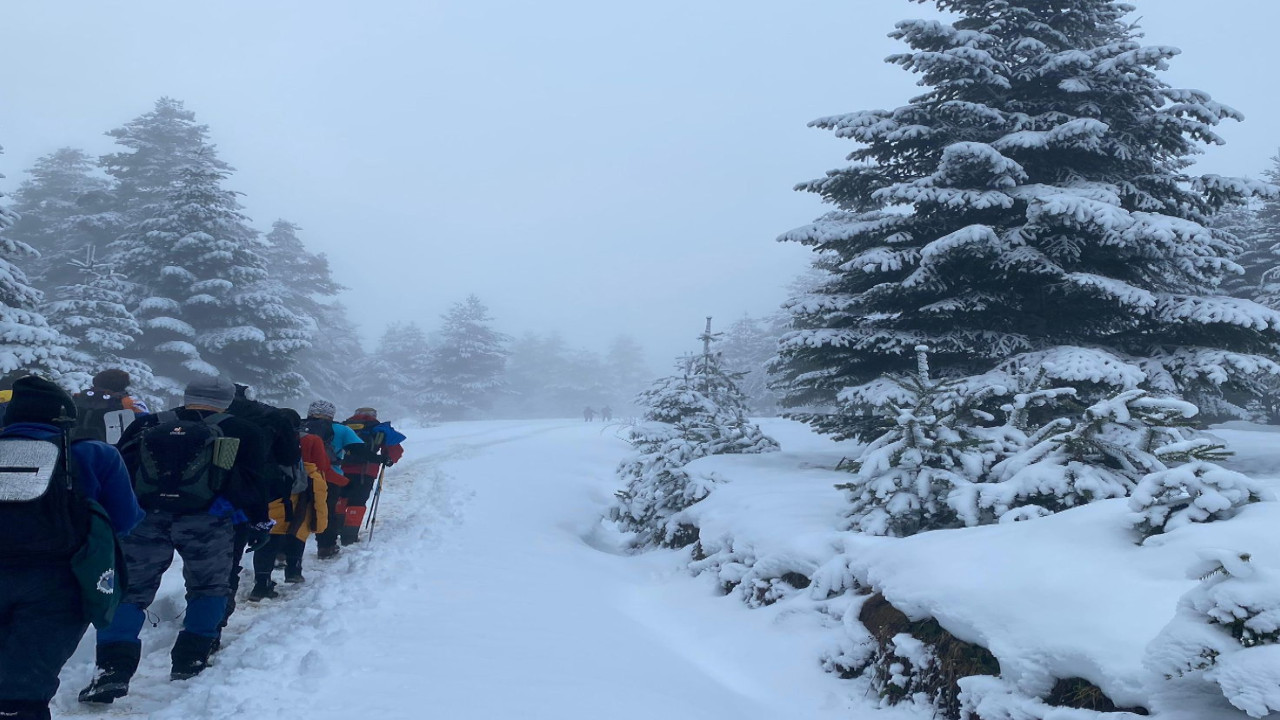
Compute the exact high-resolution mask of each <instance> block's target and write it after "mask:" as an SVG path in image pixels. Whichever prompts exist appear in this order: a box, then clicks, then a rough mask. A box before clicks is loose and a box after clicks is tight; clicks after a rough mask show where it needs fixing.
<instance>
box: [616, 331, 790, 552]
mask: <svg viewBox="0 0 1280 720" xmlns="http://www.w3.org/2000/svg"><path fill="white" fill-rule="evenodd" d="M703 338H704V340H705V341H706V343H707V349H706V351H704V352H703V354H701V355H690V356H685V357H682V358H680V359H679V360H678V361H677V370H678V372H677V373H676V374H674V375H671V376H669V377H666V378H662V379H661V380H658V381H657V382H656V383H654V385H653V387H651V388H649V389H648V390H646V391H644V392H642V393H641V394H640V395H639V397H638V398H637V399H636V404H637V405H639V406H641V407H644V408H646V410H645V413H644V416H643V422H642V423H640V424H638V425H635V426H633V427H632V428H631V429H630V431H629V433H628V436H627V440H628V441H629V442H630V443H631V444H632V446H634V447H635V449H636V454H635V455H634V456H633V457H631V458H628V459H627V460H624V461H623V462H622V463H620V464H619V465H618V477H619V478H620V479H621V480H622V481H623V482H624V483H626V487H625V488H624V489H622V490H619V491H618V492H617V493H616V495H617V498H618V502H617V505H615V506H614V507H613V508H612V510H611V511H610V516H611V517H612V518H613V519H614V520H615V521H617V522H618V523H620V524H621V525H622V527H623V528H624V529H626V530H628V531H630V532H634V533H636V534H637V537H636V540H635V543H636V544H637V545H666V546H669V547H683V546H685V545H689V544H691V543H693V542H694V541H695V540H696V539H697V537H696V533H695V532H694V530H693V529H692V528H690V527H687V526H686V525H685V524H684V523H683V522H682V521H681V519H680V518H679V517H678V513H679V512H680V511H681V510H684V509H685V508H687V507H689V506H690V505H693V504H694V503H696V502H698V501H699V500H701V499H703V498H704V497H706V496H707V494H708V493H709V492H710V491H711V488H712V486H713V485H714V484H715V482H716V481H715V478H712V477H708V476H702V475H699V474H697V473H690V472H688V471H687V470H685V467H684V466H685V465H687V464H689V463H690V462H693V461H694V460H697V459H698V458H702V457H707V456H710V455H724V454H741V453H762V452H771V451H775V450H778V443H777V442H776V441H774V440H773V439H772V438H770V437H768V436H766V435H765V434H764V433H763V432H762V431H761V430H760V428H759V426H757V425H756V424H754V423H752V422H751V421H750V420H748V419H747V400H746V397H745V396H744V395H743V394H742V392H741V391H740V390H739V389H738V387H737V384H736V380H737V375H736V374H735V373H731V372H729V371H728V370H726V369H725V367H724V363H723V361H722V358H721V357H720V355H719V353H712V352H711V351H710V342H711V340H712V338H713V336H712V335H711V331H710V322H708V328H707V333H706V334H705V335H704V336H703Z"/></svg>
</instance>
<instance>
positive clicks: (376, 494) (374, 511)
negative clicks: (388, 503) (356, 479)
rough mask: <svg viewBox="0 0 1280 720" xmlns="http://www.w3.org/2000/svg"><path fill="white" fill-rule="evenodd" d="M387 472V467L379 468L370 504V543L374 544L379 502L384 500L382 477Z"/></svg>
mask: <svg viewBox="0 0 1280 720" xmlns="http://www.w3.org/2000/svg"><path fill="white" fill-rule="evenodd" d="M386 472H387V466H386V465H383V466H382V467H380V468H378V485H377V486H376V487H375V488H374V490H373V502H371V503H369V505H370V507H369V522H368V526H369V542H373V528H374V526H375V525H377V523H378V500H380V499H381V498H382V476H383V475H384V474H385V473H386Z"/></svg>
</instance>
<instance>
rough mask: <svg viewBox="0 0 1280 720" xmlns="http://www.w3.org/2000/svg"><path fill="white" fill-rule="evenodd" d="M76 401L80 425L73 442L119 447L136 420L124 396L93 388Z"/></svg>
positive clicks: (74, 433)
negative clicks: (127, 429)
mask: <svg viewBox="0 0 1280 720" xmlns="http://www.w3.org/2000/svg"><path fill="white" fill-rule="evenodd" d="M73 399H74V400H75V403H76V424H75V427H74V428H73V429H72V431H71V438H72V440H101V441H102V442H105V443H110V444H112V445H115V444H116V443H117V442H120V436H121V435H122V434H124V429H125V428H127V427H129V425H130V424H131V423H132V422H133V420H134V413H133V411H132V410H126V409H125V407H124V396H123V395H113V394H111V393H106V392H102V391H101V390H94V389H90V390H85V391H84V392H82V393H80V394H78V395H76V396H75V397H74V398H73Z"/></svg>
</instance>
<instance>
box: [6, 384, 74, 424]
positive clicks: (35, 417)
mask: <svg viewBox="0 0 1280 720" xmlns="http://www.w3.org/2000/svg"><path fill="white" fill-rule="evenodd" d="M75 416H76V403H75V401H74V400H72V399H71V396H70V395H68V394H67V391H66V390H63V389H62V388H60V387H58V386H57V385H56V384H55V383H53V382H50V381H48V380H45V379H44V378H42V377H38V376H36V375H28V376H27V377H24V378H18V379H17V380H15V381H14V383H13V399H12V400H10V401H9V404H8V406H6V407H5V410H4V424H5V425H12V424H13V423H20V422H33V423H45V424H52V423H53V421H54V420H56V419H58V418H67V419H75Z"/></svg>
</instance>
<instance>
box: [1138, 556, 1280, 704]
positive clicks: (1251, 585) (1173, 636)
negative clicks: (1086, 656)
mask: <svg viewBox="0 0 1280 720" xmlns="http://www.w3.org/2000/svg"><path fill="white" fill-rule="evenodd" d="M1200 557H1201V562H1200V563H1198V564H1197V565H1196V566H1195V567H1193V568H1192V569H1191V571H1190V573H1189V574H1190V576H1191V577H1194V578H1199V579H1200V580H1201V582H1200V584H1199V585H1198V586H1196V587H1195V588H1194V589H1193V590H1191V592H1188V593H1187V594H1186V595H1184V596H1182V599H1181V600H1180V601H1179V602H1178V610H1177V614H1176V615H1175V616H1174V619H1173V620H1172V621H1171V622H1170V623H1169V624H1168V625H1167V626H1165V628H1164V630H1163V631H1161V633H1160V635H1159V636H1157V637H1156V639H1155V640H1154V641H1152V643H1151V644H1150V645H1149V646H1148V647H1147V657H1146V665H1147V667H1148V668H1150V669H1151V670H1153V671H1154V672H1156V673H1158V674H1159V675H1160V676H1161V677H1163V678H1164V679H1165V680H1166V681H1167V682H1170V683H1175V684H1187V683H1202V682H1210V683H1213V684H1215V685H1217V686H1218V688H1219V689H1220V690H1221V692H1222V694H1223V695H1224V696H1225V697H1226V698H1227V700H1228V701H1229V702H1230V703H1231V704H1232V705H1234V706H1235V707H1237V708H1239V709H1240V710H1243V711H1244V712H1246V713H1248V714H1249V715H1250V716H1252V717H1264V716H1266V715H1268V714H1269V713H1272V712H1275V711H1278V710H1280V576H1278V575H1277V574H1276V572H1275V571H1274V570H1272V569H1270V568H1265V567H1261V566H1259V565H1258V564H1257V563H1254V562H1252V558H1251V556H1250V555H1249V554H1247V553H1241V552H1236V551H1230V550H1222V549H1210V550H1203V551H1201V552H1200Z"/></svg>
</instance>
